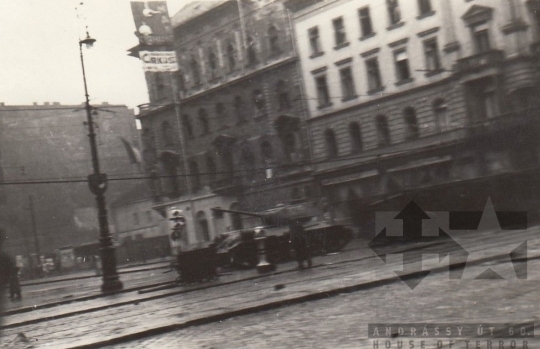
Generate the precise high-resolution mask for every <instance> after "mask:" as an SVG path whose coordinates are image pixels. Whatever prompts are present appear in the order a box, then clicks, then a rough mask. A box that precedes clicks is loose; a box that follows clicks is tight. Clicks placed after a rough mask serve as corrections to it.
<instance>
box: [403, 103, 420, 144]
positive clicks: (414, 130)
mask: <svg viewBox="0 0 540 349" xmlns="http://www.w3.org/2000/svg"><path fill="white" fill-rule="evenodd" d="M403 118H404V120H405V125H406V127H407V135H406V137H407V140H411V139H416V138H418V137H419V136H420V130H419V128H418V120H417V119H416V112H415V111H414V109H413V108H411V107H407V108H405V109H404V110H403Z"/></svg>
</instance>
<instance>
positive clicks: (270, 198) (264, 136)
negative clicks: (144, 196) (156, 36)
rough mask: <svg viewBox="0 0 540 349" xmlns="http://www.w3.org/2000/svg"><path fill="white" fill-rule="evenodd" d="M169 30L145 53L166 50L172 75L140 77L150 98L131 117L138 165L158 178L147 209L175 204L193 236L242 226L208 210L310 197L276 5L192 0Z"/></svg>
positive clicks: (282, 12)
mask: <svg viewBox="0 0 540 349" xmlns="http://www.w3.org/2000/svg"><path fill="white" fill-rule="evenodd" d="M172 26H173V34H174V43H172V44H170V45H169V46H168V48H167V47H165V48H163V47H161V46H159V45H155V50H156V51H159V50H165V49H174V51H175V52H176V57H177V59H178V66H179V71H178V73H171V72H161V73H159V72H156V73H148V72H147V73H146V74H147V75H146V76H147V82H148V86H149V94H150V100H151V104H150V105H149V106H148V107H147V108H146V109H143V110H142V111H141V113H140V114H139V119H140V120H141V123H142V132H143V133H142V138H143V145H144V155H145V162H146V166H147V171H148V172H149V173H154V174H155V176H156V178H160V179H159V180H156V181H154V182H153V183H154V184H153V185H154V190H155V193H156V195H157V197H158V200H159V203H158V204H157V205H156V208H158V209H164V210H165V209H167V208H169V207H171V206H174V205H184V204H185V205H186V209H189V210H191V211H192V215H193V217H192V218H191V219H192V220H193V222H191V221H190V218H189V217H188V229H189V225H190V223H193V226H195V232H194V233H195V235H193V236H192V238H193V239H194V240H193V241H201V240H206V239H207V238H210V237H212V236H213V235H214V234H216V233H219V232H220V231H223V230H225V229H237V228H239V227H240V226H241V225H242V222H241V220H239V219H236V218H235V217H232V216H231V217H228V215H226V217H222V216H218V217H216V216H214V215H213V214H212V212H211V210H210V208H211V207H214V206H221V207H226V208H237V209H244V210H250V211H257V210H262V209H266V208H269V207H272V206H274V205H276V204H278V203H289V202H294V201H299V200H302V199H306V198H307V197H309V196H311V195H312V194H313V188H312V181H311V176H310V172H311V168H310V151H309V140H308V137H307V132H306V129H305V126H304V125H305V120H304V107H303V98H302V96H301V86H300V84H299V81H300V80H299V70H298V69H297V65H296V64H297V62H296V54H295V50H294V43H293V34H292V31H291V27H290V22H289V18H288V13H287V10H286V9H285V7H284V5H283V1H195V2H192V3H190V4H188V5H186V6H185V7H184V8H183V9H182V10H180V11H179V12H178V13H177V14H176V15H175V16H173V17H172ZM142 47H143V45H142V44H141V45H140V47H139V50H142V49H143V48H142ZM175 101H176V102H177V103H176V105H175V103H174V102H175ZM190 205H191V206H190ZM188 216H189V215H188ZM200 222H211V223H210V225H209V226H208V225H207V223H204V224H203V223H200ZM204 226H206V227H207V228H204ZM207 229H210V233H209V234H207V233H206V230H207Z"/></svg>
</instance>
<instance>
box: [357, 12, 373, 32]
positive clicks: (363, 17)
mask: <svg viewBox="0 0 540 349" xmlns="http://www.w3.org/2000/svg"><path fill="white" fill-rule="evenodd" d="M358 15H359V17H360V29H361V30H362V37H366V36H370V35H372V34H373V25H372V24H371V16H370V14H369V7H364V8H361V9H360V10H358Z"/></svg>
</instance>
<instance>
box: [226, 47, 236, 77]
mask: <svg viewBox="0 0 540 349" xmlns="http://www.w3.org/2000/svg"><path fill="white" fill-rule="evenodd" d="M227 62H228V64H229V71H230V72H232V71H234V70H235V69H236V49H235V48H234V45H233V44H232V43H231V42H230V41H228V42H227Z"/></svg>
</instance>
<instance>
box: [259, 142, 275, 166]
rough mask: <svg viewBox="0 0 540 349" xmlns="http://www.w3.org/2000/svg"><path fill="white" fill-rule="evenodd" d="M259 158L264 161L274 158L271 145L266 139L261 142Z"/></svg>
mask: <svg viewBox="0 0 540 349" xmlns="http://www.w3.org/2000/svg"><path fill="white" fill-rule="evenodd" d="M261 158H262V159H263V161H264V162H271V161H272V160H273V159H274V154H273V151H272V145H271V144H270V142H268V141H263V142H262V143H261Z"/></svg>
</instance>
